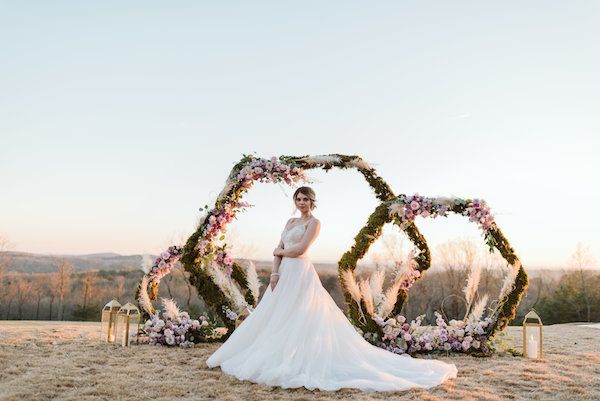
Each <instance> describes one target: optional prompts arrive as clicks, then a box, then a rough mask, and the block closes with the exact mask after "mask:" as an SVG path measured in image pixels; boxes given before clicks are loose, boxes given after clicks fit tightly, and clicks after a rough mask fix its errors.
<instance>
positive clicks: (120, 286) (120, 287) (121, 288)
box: [115, 276, 125, 299]
mask: <svg viewBox="0 0 600 401" xmlns="http://www.w3.org/2000/svg"><path fill="white" fill-rule="evenodd" d="M116 282H117V285H116V289H115V291H116V298H117V299H123V296H124V295H125V277H124V276H118V277H117V278H116Z"/></svg>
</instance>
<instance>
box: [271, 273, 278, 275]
mask: <svg viewBox="0 0 600 401" xmlns="http://www.w3.org/2000/svg"><path fill="white" fill-rule="evenodd" d="M279 275H280V274H279V273H271V276H279Z"/></svg>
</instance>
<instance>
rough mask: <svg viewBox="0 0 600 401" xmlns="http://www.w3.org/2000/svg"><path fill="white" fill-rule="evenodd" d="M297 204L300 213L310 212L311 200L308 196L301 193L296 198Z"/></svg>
mask: <svg viewBox="0 0 600 401" xmlns="http://www.w3.org/2000/svg"><path fill="white" fill-rule="evenodd" d="M295 202H296V208H298V210H299V211H300V213H307V212H310V205H311V200H310V198H309V197H308V196H306V195H304V194H302V193H299V194H298V195H297V196H296V200H295Z"/></svg>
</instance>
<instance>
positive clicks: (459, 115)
mask: <svg viewBox="0 0 600 401" xmlns="http://www.w3.org/2000/svg"><path fill="white" fill-rule="evenodd" d="M469 117H471V113H463V114H458V115H456V116H454V117H450V120H462V119H464V118H469Z"/></svg>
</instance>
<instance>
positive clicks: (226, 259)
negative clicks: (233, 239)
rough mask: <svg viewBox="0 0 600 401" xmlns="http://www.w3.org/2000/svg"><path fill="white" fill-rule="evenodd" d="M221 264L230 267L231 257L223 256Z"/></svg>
mask: <svg viewBox="0 0 600 401" xmlns="http://www.w3.org/2000/svg"><path fill="white" fill-rule="evenodd" d="M223 263H225V264H226V265H227V266H231V265H232V264H233V259H232V258H231V256H225V258H223Z"/></svg>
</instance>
